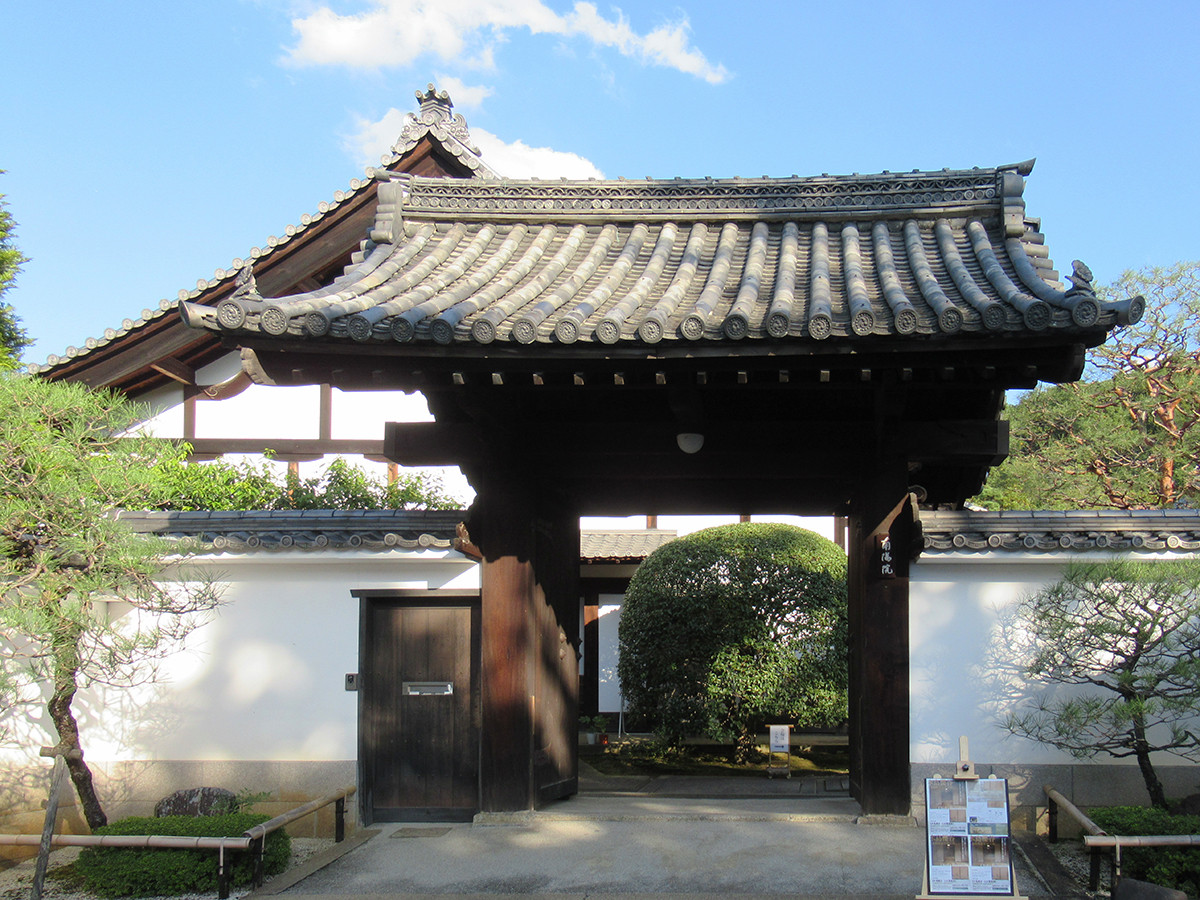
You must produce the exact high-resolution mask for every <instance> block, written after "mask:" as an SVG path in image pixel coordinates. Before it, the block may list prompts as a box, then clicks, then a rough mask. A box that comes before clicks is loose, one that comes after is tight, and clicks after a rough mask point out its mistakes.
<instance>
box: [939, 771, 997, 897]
mask: <svg viewBox="0 0 1200 900" xmlns="http://www.w3.org/2000/svg"><path fill="white" fill-rule="evenodd" d="M925 810H926V816H925V820H926V826H925V832H926V838H927V839H928V847H927V850H928V854H929V856H928V867H929V893H931V894H1012V892H1013V869H1012V854H1011V852H1010V851H1011V847H1010V845H1009V816H1008V781H1007V780H1005V779H1003V778H981V779H979V780H978V781H955V780H954V779H952V778H926V779H925Z"/></svg>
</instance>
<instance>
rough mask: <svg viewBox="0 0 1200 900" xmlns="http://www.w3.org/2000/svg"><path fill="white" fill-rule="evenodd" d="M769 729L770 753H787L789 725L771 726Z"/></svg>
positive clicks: (788, 747) (789, 739) (789, 742)
mask: <svg viewBox="0 0 1200 900" xmlns="http://www.w3.org/2000/svg"><path fill="white" fill-rule="evenodd" d="M770 728H771V752H772V753H787V752H788V750H790V749H791V744H792V742H791V738H790V737H789V736H788V732H789V731H790V730H791V726H790V725H772V726H770Z"/></svg>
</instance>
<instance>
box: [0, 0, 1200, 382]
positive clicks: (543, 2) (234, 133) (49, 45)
mask: <svg viewBox="0 0 1200 900" xmlns="http://www.w3.org/2000/svg"><path fill="white" fill-rule="evenodd" d="M48 9H52V12H48V11H47V10H48ZM3 25H4V27H3V29H2V30H0V54H2V55H3V60H4V70H5V82H6V83H5V88H4V94H3V98H4V99H3V110H4V116H3V124H2V125H0V169H5V170H7V174H5V175H3V176H0V193H2V194H4V195H6V201H7V203H8V206H9V210H10V212H11V213H12V214H13V216H14V218H15V219H16V220H17V223H18V232H17V238H16V241H17V245H18V246H19V248H20V249H21V250H22V251H23V252H24V253H25V255H26V256H28V257H30V262H29V263H28V264H27V265H26V267H25V269H24V270H23V272H22V273H21V275H20V276H19V279H18V282H17V285H16V287H15V288H13V289H12V290H11V291H9V293H8V294H7V295H6V300H7V301H8V302H9V303H11V304H12V305H13V306H14V307H15V308H16V310H17V313H18V315H19V316H20V317H21V318H22V320H23V322H24V324H25V326H26V327H27V329H28V330H29V332H30V335H31V336H32V337H33V338H35V339H36V342H37V343H36V345H35V346H34V347H33V348H32V349H31V350H29V351H27V352H26V355H25V358H26V361H29V362H41V361H43V360H44V359H45V358H46V356H47V355H49V354H51V353H61V352H62V351H63V350H64V349H65V348H66V347H67V346H70V345H72V344H81V343H82V342H83V341H84V340H85V339H86V338H87V337H89V336H94V335H98V334H100V333H102V332H103V330H104V329H105V328H106V327H110V326H115V325H118V324H119V323H120V322H121V320H122V319H124V318H126V317H132V318H136V317H137V316H138V315H140V313H141V310H142V309H143V308H146V307H153V306H155V305H157V303H158V301H159V300H160V299H161V298H173V297H175V296H176V294H177V293H178V292H179V290H180V289H181V288H191V287H193V286H194V285H195V283H196V281H197V279H200V278H208V277H211V275H212V273H213V271H214V270H216V269H218V268H226V267H228V266H229V265H230V263H231V262H232V260H233V259H235V258H239V257H243V256H246V255H247V254H248V253H249V250H250V249H251V248H252V247H255V246H261V245H263V244H264V242H265V241H266V239H267V237H268V236H270V235H276V234H282V233H283V231H284V229H285V228H286V226H287V225H289V224H292V223H296V222H298V221H299V219H300V217H301V216H302V215H303V214H305V213H311V212H313V211H315V210H316V207H317V205H318V204H319V203H320V202H322V201H324V200H329V199H331V198H332V196H333V194H334V192H335V191H337V190H341V189H344V188H346V187H347V186H348V185H349V182H350V180H351V179H352V178H356V177H359V176H360V175H361V174H362V173H363V170H364V169H365V167H366V166H368V165H371V164H374V163H376V162H377V161H378V157H379V154H380V153H381V152H382V150H383V149H384V148H385V147H386V146H387V145H388V144H389V143H390V142H392V141H394V140H395V139H396V138H397V137H399V127H400V125H401V124H402V116H403V114H404V113H407V112H409V111H412V110H413V109H415V107H416V101H415V99H414V97H413V92H414V90H416V89H419V88H423V87H424V86H425V84H426V83H427V82H430V81H434V82H436V83H437V84H438V86H439V87H443V88H447V89H449V90H450V92H451V96H452V98H453V99H454V102H455V106H456V110H457V111H458V112H461V113H463V114H464V115H465V116H466V118H467V120H468V122H469V124H470V126H471V129H472V133H473V134H475V135H476V137H477V138H478V139H479V141H480V143H481V144H484V145H485V149H484V153H485V159H488V160H490V161H491V162H492V164H493V165H494V166H496V167H497V168H501V166H500V160H501V159H504V160H505V161H506V163H507V165H508V168H507V170H506V174H511V175H525V174H527V173H526V172H525V171H520V170H521V169H522V168H524V167H526V166H528V165H535V166H538V167H539V171H542V172H543V173H544V174H547V175H552V176H557V175H559V174H561V173H564V172H565V173H569V174H573V175H574V174H587V173H597V174H602V175H603V176H605V177H612V178H615V177H618V176H625V177H630V178H641V177H645V176H647V175H650V176H654V177H664V178H670V177H674V176H685V177H694V176H706V175H708V176H713V177H728V176H733V175H745V176H758V175H781V176H783V175H792V174H797V175H817V174H821V173H823V172H828V173H830V174H848V173H851V172H863V173H867V172H880V171H883V170H892V171H904V170H909V169H914V168H916V169H923V170H928V169H940V168H943V167H950V168H969V167H971V166H995V165H1000V164H1005V163H1011V162H1016V161H1019V160H1023V159H1027V158H1029V157H1034V156H1036V157H1037V158H1038V164H1037V167H1036V169H1035V170H1034V172H1033V174H1032V176H1030V179H1029V186H1028V188H1027V191H1026V200H1027V203H1028V209H1029V212H1030V214H1032V215H1034V216H1040V217H1041V218H1042V219H1043V227H1044V229H1045V231H1046V233H1047V235H1048V243H1049V247H1050V251H1051V255H1052V257H1053V258H1054V260H1055V262H1056V263H1057V264H1058V266H1059V268H1060V270H1063V271H1069V269H1070V261H1071V259H1073V258H1079V259H1082V260H1083V261H1085V262H1086V263H1088V265H1089V266H1091V268H1092V269H1093V271H1094V272H1095V273H1096V277H1097V280H1099V281H1101V282H1106V281H1111V280H1112V279H1114V278H1116V277H1117V276H1118V275H1119V274H1120V273H1121V272H1122V271H1123V270H1124V269H1127V268H1140V267H1143V266H1148V265H1166V264H1169V263H1171V262H1174V261H1176V260H1180V259H1194V258H1200V246H1198V245H1200V233H1198V228H1197V225H1196V222H1197V215H1196V211H1197V209H1200V177H1198V175H1197V166H1196V155H1197V147H1198V146H1200V125H1198V123H1200V115H1198V113H1200V55H1198V54H1196V53H1195V42H1196V38H1197V35H1200V3H1197V2H1156V3H1150V4H1136V5H1135V4H1132V3H1128V4H1126V3H1105V2H1090V3H1066V2H1062V3H1056V2H1051V0H1045V2H1042V3H1037V4H1035V3H1024V4H1014V3H994V4H993V3H979V2H976V3H971V2H966V0H959V2H947V3H938V2H907V3H906V2H889V3H877V4H876V3H859V2H852V0H846V2H842V3H838V4H833V3H819V4H818V3H809V2H804V0H793V2H786V3H745V2H743V3H740V4H737V3H730V2H728V0H725V2H720V3H718V2H698V0H681V2H677V3H660V2H655V0H641V2H638V3H636V4H633V3H625V5H618V6H614V5H608V4H596V5H592V4H587V3H571V2H558V0H440V2H439V0H432V2H420V0H403V2H402V0H208V2H205V3H188V4H181V3H180V4H177V3H163V2H161V0H157V2H143V0H120V2H115V0H113V2H96V0H88V2H81V0H64V2H59V3H56V4H54V5H53V7H47V6H46V5H45V4H44V3H42V2H33V0H15V2H13V0H10V2H8V3H6V4H4V15H3ZM485 142H486V143H485ZM530 148H541V149H543V150H544V151H547V152H544V153H543V154H542V155H541V157H540V158H539V157H536V156H534V157H531V156H530V153H529V150H530ZM549 151H553V152H549ZM531 159H532V160H534V161H533V162H531V161H530V160H531Z"/></svg>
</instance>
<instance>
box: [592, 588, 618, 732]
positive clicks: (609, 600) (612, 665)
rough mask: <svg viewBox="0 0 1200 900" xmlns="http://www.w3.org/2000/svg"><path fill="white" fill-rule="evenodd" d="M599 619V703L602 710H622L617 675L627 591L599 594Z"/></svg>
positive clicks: (597, 659)
mask: <svg viewBox="0 0 1200 900" xmlns="http://www.w3.org/2000/svg"><path fill="white" fill-rule="evenodd" d="M597 599H598V600H599V607H600V609H599V615H600V619H599V621H598V622H597V627H598V631H597V641H596V643H597V657H596V663H597V672H598V674H599V698H600V699H599V706H598V708H599V709H600V711H601V712H620V711H621V708H622V703H621V680H620V679H619V678H618V677H617V660H618V659H619V658H620V653H619V652H618V648H619V644H618V630H619V629H620V627H621V603H622V601H623V600H624V599H625V595H624V594H600V595H599V597H598V598H597Z"/></svg>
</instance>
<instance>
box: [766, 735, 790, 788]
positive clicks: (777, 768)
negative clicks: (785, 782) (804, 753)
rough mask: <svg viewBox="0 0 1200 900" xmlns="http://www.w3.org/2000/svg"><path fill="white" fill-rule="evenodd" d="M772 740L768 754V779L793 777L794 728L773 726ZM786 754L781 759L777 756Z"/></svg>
mask: <svg viewBox="0 0 1200 900" xmlns="http://www.w3.org/2000/svg"><path fill="white" fill-rule="evenodd" d="M770 730H771V740H770V745H769V752H768V754H767V777H768V778H774V777H775V776H776V775H782V776H783V777H784V778H791V777H792V733H791V732H792V727H791V726H790V725H771V726H770ZM778 753H782V754H785V755H784V757H783V759H779V758H778V757H777V756H776V754H778Z"/></svg>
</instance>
